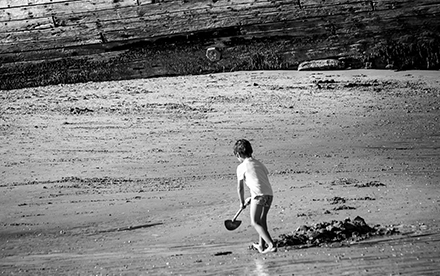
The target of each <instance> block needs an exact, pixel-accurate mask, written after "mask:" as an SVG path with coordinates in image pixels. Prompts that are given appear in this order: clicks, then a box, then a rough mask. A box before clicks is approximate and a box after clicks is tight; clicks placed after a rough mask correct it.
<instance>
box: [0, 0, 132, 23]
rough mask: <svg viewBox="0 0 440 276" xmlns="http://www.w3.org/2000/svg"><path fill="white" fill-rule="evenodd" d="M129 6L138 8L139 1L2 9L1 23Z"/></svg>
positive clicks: (74, 2)
mask: <svg viewBox="0 0 440 276" xmlns="http://www.w3.org/2000/svg"><path fill="white" fill-rule="evenodd" d="M129 6H136V7H137V6H138V5H137V0H119V1H111V0H93V1H92V0H89V1H84V0H81V1H66V2H58V3H53V4H52V3H51V4H46V5H29V6H25V7H15V8H8V9H0V22H3V21H11V20H26V19H30V18H40V17H48V16H57V15H63V14H70V15H75V14H80V13H91V12H96V11H100V10H112V9H113V10H114V9H119V8H121V7H129Z"/></svg>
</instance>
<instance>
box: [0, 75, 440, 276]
mask: <svg viewBox="0 0 440 276" xmlns="http://www.w3.org/2000/svg"><path fill="white" fill-rule="evenodd" d="M439 76H440V73H439V72H438V71H404V72H393V71H376V70H353V71H325V72H295V71H277V72H273V71H271V72H240V73H225V74H216V75H206V76H186V77H173V78H158V79H146V80H132V81H115V82H105V83H86V84H74V85H60V86H49V87H39V88H29V89H21V90H12V91H1V96H0V97H1V107H0V127H1V128H0V130H1V133H2V135H1V136H0V139H1V143H0V144H1V148H0V149H1V151H0V154H1V158H0V160H1V161H0V173H1V181H0V190H1V193H0V202H1V211H0V221H1V225H0V248H1V251H0V252H1V253H0V271H1V273H0V274H2V275H353V274H356V275H438V274H439V273H440V265H439V263H440V253H439V252H440V248H439V246H440V234H439V233H440V224H439V221H438V214H439V213H440V212H439V209H440V208H439V206H440V205H439V203H440V186H439V180H440V172H439V164H440V147H439V145H440V135H439V118H440V78H439ZM239 138H247V139H249V140H250V141H251V142H252V144H253V147H254V156H255V157H256V158H257V159H259V160H261V161H262V162H263V163H265V164H266V165H267V167H268V169H269V171H270V172H271V174H270V179H271V182H272V185H273V188H274V192H275V200H274V203H273V208H272V210H271V211H270V213H269V228H270V230H271V234H272V236H273V237H274V238H278V237H279V235H282V234H288V233H292V232H293V231H295V230H296V229H297V228H298V227H299V226H301V225H314V224H315V223H317V222H322V221H331V220H342V219H345V218H347V217H349V218H354V217H356V216H361V217H362V218H364V219H365V221H366V222H367V223H368V224H369V225H376V224H380V225H384V226H386V225H388V226H392V227H395V228H396V229H399V231H400V234H398V235H392V236H384V237H375V238H373V239H367V240H363V241H358V242H353V243H350V242H347V243H346V244H345V245H344V246H341V245H340V244H333V245H328V246H326V247H311V248H302V249H299V248H297V247H280V248H279V250H278V252H277V253H273V254H268V255H260V254H259V253H257V252H256V251H252V250H249V249H248V247H249V245H250V244H251V243H252V242H255V241H256V240H257V238H258V236H257V234H256V232H255V231H254V229H253V228H252V227H251V226H250V225H249V217H248V213H247V211H246V212H243V213H242V214H241V215H240V217H239V219H240V220H242V221H243V222H242V224H241V226H240V227H239V228H238V229H237V230H235V231H232V232H230V231H227V230H226V229H225V228H224V226H223V222H224V220H226V219H230V218H232V217H233V215H234V214H235V212H236V211H237V210H238V208H239V204H238V199H237V195H236V184H235V183H236V180H235V168H236V166H237V165H238V163H237V161H236V159H235V158H234V156H233V155H232V145H233V143H234V142H235V140H236V139H239ZM373 181H377V182H378V183H382V184H383V186H377V187H375V186H370V187H363V184H367V183H370V182H373ZM246 192H247V191H246ZM335 197H341V198H344V199H345V202H344V203H342V202H340V203H338V202H336V203H335V202H332V200H331V199H332V198H335ZM344 206H345V207H344ZM346 207H349V208H346Z"/></svg>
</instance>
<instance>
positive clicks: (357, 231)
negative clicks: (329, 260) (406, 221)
mask: <svg viewBox="0 0 440 276" xmlns="http://www.w3.org/2000/svg"><path fill="white" fill-rule="evenodd" d="M398 233H399V231H398V230H397V229H396V228H395V227H392V226H390V227H384V226H380V225H376V226H374V227H371V226H369V225H368V224H367V223H366V222H365V220H364V219H363V218H362V217H359V216H357V217H355V218H354V219H353V220H351V219H350V218H346V219H345V220H342V221H338V220H333V221H331V222H319V223H316V224H315V225H313V226H307V225H303V226H300V227H298V229H297V230H296V231H295V232H293V233H292V234H281V235H280V236H279V239H277V240H276V242H277V245H278V247H286V246H299V247H300V248H301V247H313V246H327V245H329V244H333V243H340V244H341V245H343V244H344V242H355V241H360V240H364V239H367V238H371V237H374V236H384V235H393V234H398Z"/></svg>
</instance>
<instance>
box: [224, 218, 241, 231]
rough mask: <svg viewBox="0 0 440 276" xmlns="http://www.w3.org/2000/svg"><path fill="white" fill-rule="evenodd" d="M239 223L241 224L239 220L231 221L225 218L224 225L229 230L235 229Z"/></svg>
mask: <svg viewBox="0 0 440 276" xmlns="http://www.w3.org/2000/svg"><path fill="white" fill-rule="evenodd" d="M240 224H241V220H235V221H232V220H230V219H228V220H225V227H226V229H228V230H229V231H232V230H235V229H237V228H238V227H239V226H240Z"/></svg>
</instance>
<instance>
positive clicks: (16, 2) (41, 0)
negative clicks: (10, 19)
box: [0, 0, 83, 9]
mask: <svg viewBox="0 0 440 276" xmlns="http://www.w3.org/2000/svg"><path fill="white" fill-rule="evenodd" d="M73 1H83V0H0V9H4V8H12V7H23V6H30V5H46V4H52V3H62V2H73Z"/></svg>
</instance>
